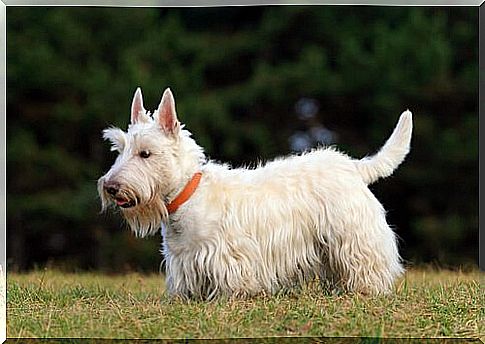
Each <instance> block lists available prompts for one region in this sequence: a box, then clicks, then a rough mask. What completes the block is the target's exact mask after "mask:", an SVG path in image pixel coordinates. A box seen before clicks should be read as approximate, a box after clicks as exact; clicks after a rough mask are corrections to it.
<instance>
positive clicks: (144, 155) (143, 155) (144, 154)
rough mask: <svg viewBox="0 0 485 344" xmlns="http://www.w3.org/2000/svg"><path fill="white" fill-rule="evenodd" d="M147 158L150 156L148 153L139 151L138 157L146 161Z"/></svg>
mask: <svg viewBox="0 0 485 344" xmlns="http://www.w3.org/2000/svg"><path fill="white" fill-rule="evenodd" d="M149 156H150V152H149V151H146V150H144V151H141V152H140V157H142V158H143V159H146V158H148V157H149Z"/></svg>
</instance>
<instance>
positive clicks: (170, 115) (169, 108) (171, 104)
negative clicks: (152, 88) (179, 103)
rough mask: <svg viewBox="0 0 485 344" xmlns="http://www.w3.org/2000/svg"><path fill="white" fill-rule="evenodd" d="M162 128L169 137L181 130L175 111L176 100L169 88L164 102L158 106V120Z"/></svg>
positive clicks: (163, 99)
mask: <svg viewBox="0 0 485 344" xmlns="http://www.w3.org/2000/svg"><path fill="white" fill-rule="evenodd" d="M156 120H157V122H158V124H159V125H160V128H162V130H163V131H164V132H165V133H166V134H169V135H175V134H177V133H178V131H179V130H180V122H179V121H178V119H177V113H176V111H175V99H174V98H173V94H172V91H170V88H167V89H166V90H165V91H164V92H163V96H162V100H161V101H160V105H159V106H158V118H157V119H156Z"/></svg>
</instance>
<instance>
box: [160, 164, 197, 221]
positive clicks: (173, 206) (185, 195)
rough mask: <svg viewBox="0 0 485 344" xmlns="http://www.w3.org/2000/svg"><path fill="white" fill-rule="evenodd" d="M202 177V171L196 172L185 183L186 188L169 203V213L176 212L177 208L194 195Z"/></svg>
mask: <svg viewBox="0 0 485 344" xmlns="http://www.w3.org/2000/svg"><path fill="white" fill-rule="evenodd" d="M201 177H202V172H196V173H195V174H194V175H193V177H192V179H191V180H190V181H189V182H188V183H187V185H185V187H184V189H183V190H182V191H181V192H180V193H179V194H178V195H177V197H175V198H174V200H173V201H172V202H170V203H169V204H167V210H168V213H169V214H172V213H175V212H176V211H177V209H178V208H179V207H180V206H181V205H182V204H184V203H185V202H187V200H188V199H189V198H190V196H192V194H193V193H194V192H195V189H197V186H199V182H200V178H201Z"/></svg>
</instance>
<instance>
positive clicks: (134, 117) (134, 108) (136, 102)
mask: <svg viewBox="0 0 485 344" xmlns="http://www.w3.org/2000/svg"><path fill="white" fill-rule="evenodd" d="M145 113H146V110H145V108H144V107H143V96H142V94H141V88H140V87H138V88H137V89H136V92H135V95H134V96H133V101H132V102H131V124H135V123H137V122H138V121H139V120H140V116H144V115H145Z"/></svg>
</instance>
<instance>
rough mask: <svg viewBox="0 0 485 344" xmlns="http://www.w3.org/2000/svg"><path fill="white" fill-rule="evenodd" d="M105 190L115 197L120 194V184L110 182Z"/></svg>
mask: <svg viewBox="0 0 485 344" xmlns="http://www.w3.org/2000/svg"><path fill="white" fill-rule="evenodd" d="M104 189H105V190H106V192H107V193H109V194H110V195H111V196H114V195H116V194H117V193H118V191H119V190H120V184H118V183H115V182H109V183H106V184H104Z"/></svg>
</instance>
